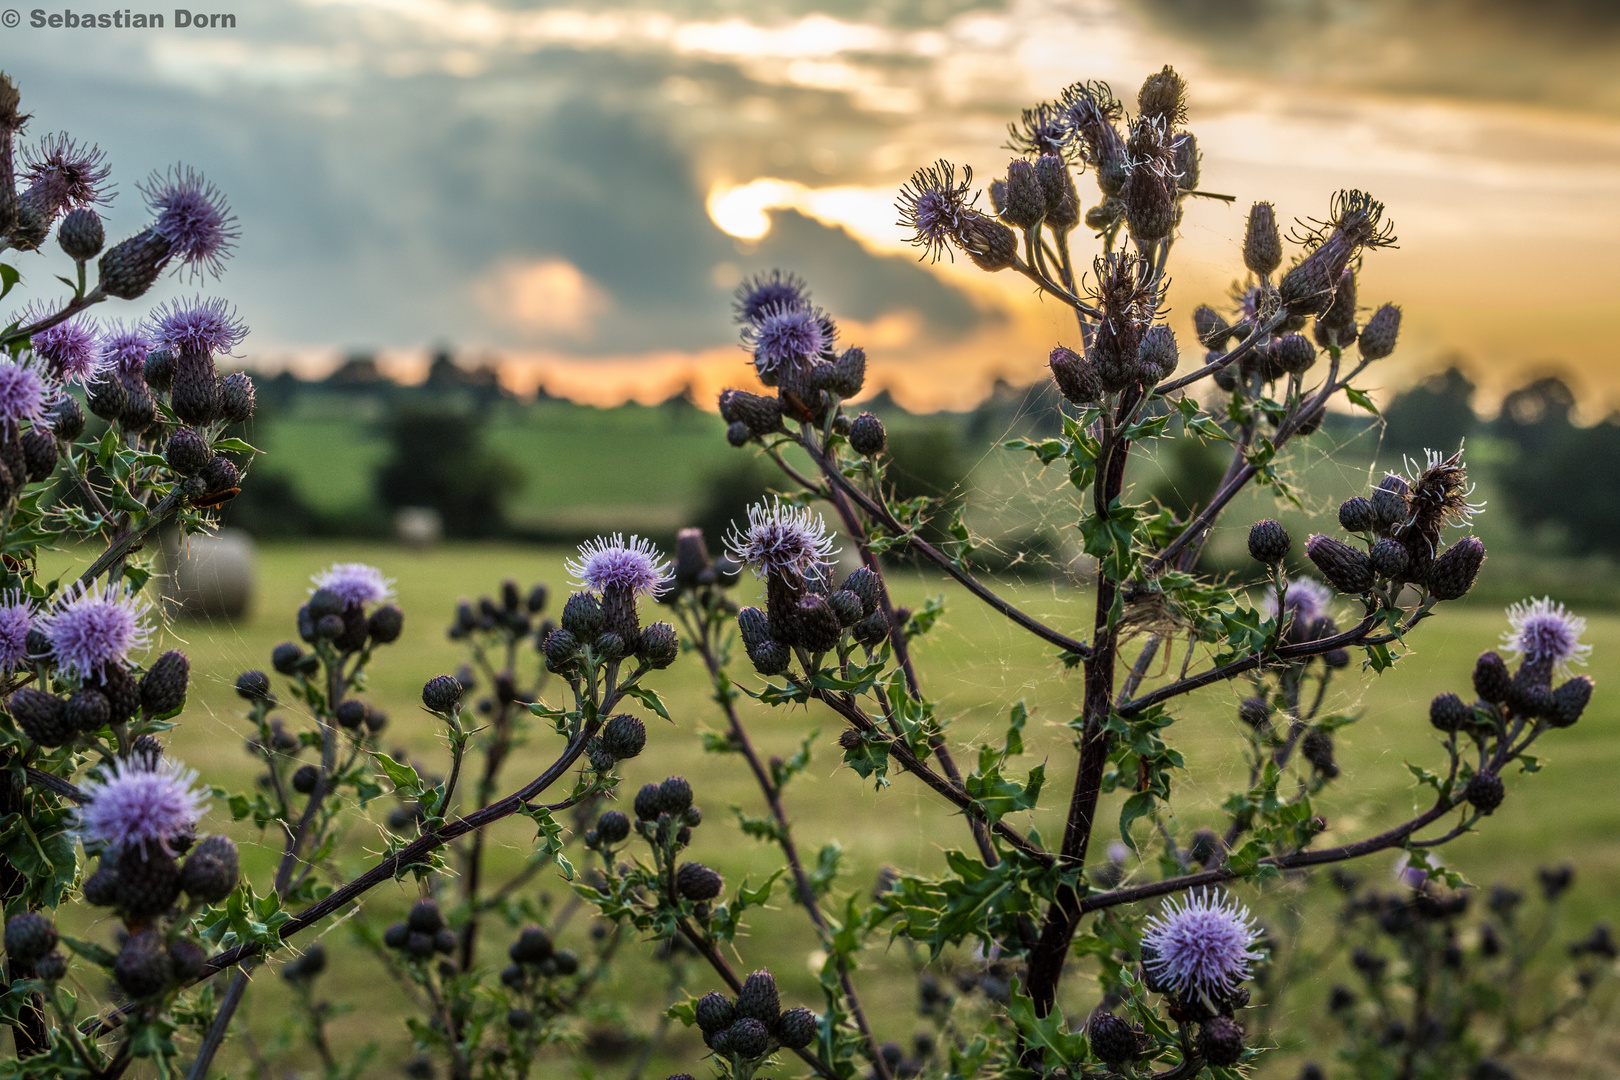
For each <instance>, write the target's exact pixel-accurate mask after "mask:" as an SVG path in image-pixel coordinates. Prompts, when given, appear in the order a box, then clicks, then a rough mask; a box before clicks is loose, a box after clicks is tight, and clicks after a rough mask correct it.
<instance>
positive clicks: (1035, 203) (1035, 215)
mask: <svg viewBox="0 0 1620 1080" xmlns="http://www.w3.org/2000/svg"><path fill="white" fill-rule="evenodd" d="M1044 217H1046V196H1045V195H1043V194H1042V193H1041V182H1040V181H1039V180H1037V179H1036V178H1035V166H1033V165H1031V164H1030V163H1029V162H1027V161H1025V160H1024V159H1023V158H1018V159H1016V160H1014V161H1013V162H1012V163H1011V164H1009V165H1008V166H1007V187H1006V196H1005V200H1004V202H1003V208H1002V211H1001V219H1002V220H1003V221H1005V222H1006V223H1007V224H1009V225H1012V226H1015V227H1017V228H1020V229H1031V228H1034V227H1035V226H1037V225H1039V224H1040V223H1041V219H1042V218H1044Z"/></svg>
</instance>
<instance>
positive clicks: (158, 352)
mask: <svg viewBox="0 0 1620 1080" xmlns="http://www.w3.org/2000/svg"><path fill="white" fill-rule="evenodd" d="M174 368H175V359H174V353H172V352H170V351H169V350H168V349H153V350H152V351H151V352H149V353H147V354H146V364H145V365H144V368H143V370H144V373H145V378H146V385H147V386H150V387H151V388H152V389H153V390H156V391H157V392H158V393H160V394H166V393H168V392H169V388H170V387H171V386H173V385H174Z"/></svg>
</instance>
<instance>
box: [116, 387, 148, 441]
mask: <svg viewBox="0 0 1620 1080" xmlns="http://www.w3.org/2000/svg"><path fill="white" fill-rule="evenodd" d="M118 381H119V382H120V383H122V384H123V387H124V407H123V409H122V410H120V411H119V413H118V422H119V423H120V424H122V425H123V428H124V430H125V431H145V430H146V429H147V428H149V427H151V426H152V425H153V424H155V423H157V402H156V401H154V400H153V398H152V391H151V390H149V389H148V388H147V386H146V383H145V382H144V381H143V380H142V379H141V378H140V377H139V376H135V377H128V376H122V377H119V378H118Z"/></svg>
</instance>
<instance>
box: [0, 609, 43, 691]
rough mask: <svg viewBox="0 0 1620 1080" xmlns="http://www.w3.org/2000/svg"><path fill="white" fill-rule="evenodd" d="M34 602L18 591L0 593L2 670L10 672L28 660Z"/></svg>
mask: <svg viewBox="0 0 1620 1080" xmlns="http://www.w3.org/2000/svg"><path fill="white" fill-rule="evenodd" d="M34 610H35V609H34V601H33V600H32V599H30V598H29V597H27V596H24V595H23V594H22V593H21V592H19V591H17V590H16V589H8V590H7V591H6V592H4V593H0V668H4V669H5V670H7V671H10V670H11V669H12V668H14V667H16V666H17V665H18V664H20V663H22V662H23V661H24V660H26V659H27V658H28V631H30V630H32V629H33V628H34Z"/></svg>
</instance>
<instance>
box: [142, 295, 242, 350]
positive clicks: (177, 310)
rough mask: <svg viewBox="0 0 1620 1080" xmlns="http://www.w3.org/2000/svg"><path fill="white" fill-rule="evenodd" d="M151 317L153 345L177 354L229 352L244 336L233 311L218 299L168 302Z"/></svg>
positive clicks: (239, 321)
mask: <svg viewBox="0 0 1620 1080" xmlns="http://www.w3.org/2000/svg"><path fill="white" fill-rule="evenodd" d="M152 316H153V322H152V338H153V341H154V344H157V345H160V346H162V347H163V348H165V349H168V350H169V351H171V352H174V353H178V354H184V353H204V354H210V355H211V354H213V353H229V352H230V351H231V350H232V349H234V348H236V346H237V345H239V344H241V341H242V339H243V338H245V337H247V326H246V325H245V324H244V323H243V322H242V320H241V319H239V318H237V315H236V309H235V308H233V307H231V306H230V305H229V304H227V303H226V302H225V301H223V300H221V299H219V298H218V297H215V298H212V299H207V300H205V299H203V298H202V297H200V296H199V297H196V298H195V299H192V300H169V301H167V302H165V303H163V304H160V305H158V307H157V309H156V310H155V311H153V312H152Z"/></svg>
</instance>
